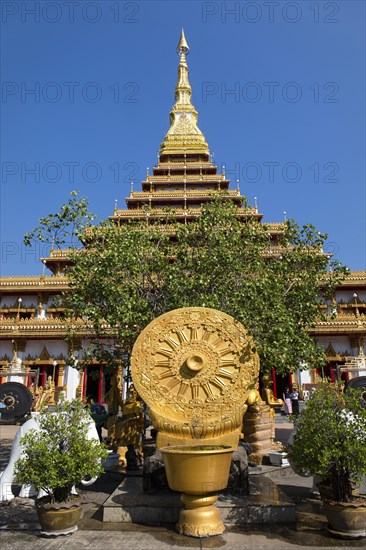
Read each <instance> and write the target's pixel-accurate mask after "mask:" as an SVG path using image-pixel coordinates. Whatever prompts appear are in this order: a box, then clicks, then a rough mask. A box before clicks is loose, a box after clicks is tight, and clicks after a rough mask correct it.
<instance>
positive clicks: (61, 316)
mask: <svg viewBox="0 0 366 550" xmlns="http://www.w3.org/2000/svg"><path fill="white" fill-rule="evenodd" d="M177 53H178V55H179V66H178V79H177V85H176V88H175V103H174V106H173V108H172V111H171V113H170V127H169V130H168V132H167V134H166V135H165V138H164V140H163V142H162V143H161V146H160V151H159V156H158V162H157V164H156V166H155V167H154V168H153V170H152V174H149V172H147V174H146V177H145V180H144V181H142V188H141V191H135V190H134V189H133V188H132V187H131V191H130V194H129V196H128V197H127V198H126V205H127V208H126V209H118V208H117V207H115V209H114V212H113V214H112V215H111V216H110V217H109V220H110V222H111V223H114V224H117V225H119V226H120V225H122V224H125V223H126V222H128V221H130V220H141V221H145V222H147V223H149V221H150V220H151V221H158V220H160V219H161V220H163V219H165V218H166V213H167V209H169V210H170V211H171V212H172V213H173V216H174V218H175V220H176V221H178V222H180V223H184V224H185V223H189V222H191V221H194V220H195V219H197V217H198V216H199V215H200V209H201V206H202V205H203V204H204V203H206V202H207V201H210V200H212V197H213V195H215V194H216V193H221V192H222V191H225V194H224V195H222V196H223V198H224V199H225V200H228V201H232V202H233V203H234V204H235V205H236V206H238V207H239V210H238V215H239V216H240V218H242V219H243V220H245V219H248V218H249V217H250V218H254V219H256V220H257V221H258V223H261V221H262V218H263V215H262V214H261V213H259V212H258V208H257V207H256V206H255V207H247V206H245V201H244V197H243V196H242V195H241V193H240V189H239V187H238V186H236V188H235V189H231V188H230V181H229V180H228V179H227V177H226V175H225V173H224V172H222V173H220V172H219V170H218V167H217V166H215V164H214V162H213V160H212V156H211V154H210V151H209V147H208V144H207V142H206V139H205V137H204V135H203V133H202V132H201V130H200V129H199V126H198V113H197V111H196V110H195V108H194V106H193V104H192V102H191V95H192V90H191V86H190V82H189V75H188V66H187V60H186V58H187V55H188V53H189V47H188V44H187V42H186V39H185V36H184V33H183V31H182V34H181V37H180V41H179V44H178V47H177ZM266 227H267V231H268V240H269V246H268V255H269V256H273V255H276V254H279V253H280V250H279V248H278V247H277V238H278V236H279V235H281V233H282V232H283V231H284V224H283V223H266ZM167 230H169V228H167ZM41 260H42V261H43V263H44V266H45V267H46V268H47V269H48V270H49V271H50V272H51V275H45V274H44V273H43V274H42V275H41V276H40V277H18V276H15V277H1V278H0V292H1V302H0V343H1V352H0V381H1V383H3V382H6V381H16V382H21V383H24V384H26V385H27V386H29V387H34V388H35V387H39V386H42V387H46V386H48V387H49V386H52V387H53V389H54V393H55V396H56V398H57V395H58V394H59V393H60V392H61V391H63V392H65V393H66V395H67V397H69V398H71V397H73V396H74V395H75V394H77V395H78V396H85V397H88V398H90V399H92V400H93V401H98V402H103V401H104V400H105V395H106V393H107V392H108V390H109V388H110V379H109V378H108V377H106V376H105V373H104V365H103V364H101V363H99V362H97V361H96V360H95V359H93V358H91V359H90V361H89V365H88V366H87V367H86V369H85V372H84V373H83V374H80V373H79V372H78V370H77V369H75V368H73V367H72V366H71V365H70V364H69V363H70V361H68V358H69V357H70V356H71V355H72V356H73V357H74V359H75V358H76V360H77V357H78V355H79V356H80V357H81V358H83V359H84V360H85V357H84V356H83V351H82V350H83V349H86V348H87V342H85V340H86V339H87V338H88V335H90V332H89V330H88V327H86V326H85V323H84V322H83V321H82V320H80V321H75V322H73V326H72V327H70V322H69V321H68V320H67V318H66V317H65V312H64V311H63V310H62V308H60V307H58V306H57V305H56V304H55V303H54V301H55V297H56V296H57V295H59V294H60V293H61V292H64V291H67V289H68V280H67V266H68V264H69V254H68V251H67V250H52V251H51V253H50V256H49V257H48V258H42V259H41ZM322 307H323V309H324V312H325V313H326V314H327V317H328V318H327V319H326V320H325V321H320V322H319V323H318V325H317V326H316V327H315V328H312V329H310V330H309V332H310V333H311V335H312V336H313V337H314V338H316V339H317V340H318V342H319V343H320V344H321V345H322V346H323V347H324V349H325V351H326V355H327V358H328V365H327V367H325V368H323V369H320V370H318V371H307V370H306V369H305V370H303V371H301V372H300V371H298V372H296V373H295V374H293V375H289V377H285V378H283V377H278V376H277V375H276V373H275V371H273V373H272V377H273V386H274V393H275V396H276V397H277V395H279V396H281V395H282V391H283V389H284V387H285V386H288V385H291V384H292V383H294V382H296V383H297V384H298V386H299V388H300V389H301V388H303V389H305V390H306V389H307V388H309V387H311V385H314V384H316V382H317V381H318V380H319V378H322V377H325V376H327V377H329V378H331V379H334V378H335V377H336V376H341V377H343V378H347V377H349V376H357V375H360V374H365V375H366V365H365V356H364V342H365V336H366V272H364V271H363V272H352V273H351V274H350V276H349V277H348V278H347V280H346V281H344V282H343V283H342V284H341V285H340V286H339V287H338V288H337V290H336V293H335V295H334V298H333V300H332V301H331V302H330V303H324V304H323V306H322ZM70 329H72V335H73V336H72V338H70V333H71V332H70ZM83 342H84V345H83ZM345 366H346V367H347V368H346V369H345ZM344 369H345V370H344Z"/></svg>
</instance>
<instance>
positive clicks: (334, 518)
mask: <svg viewBox="0 0 366 550" xmlns="http://www.w3.org/2000/svg"><path fill="white" fill-rule="evenodd" d="M343 389H344V388H343V386H342V385H341V384H331V383H329V382H327V381H325V382H323V383H322V384H321V386H320V387H318V388H317V389H316V390H315V391H314V393H313V394H312V396H311V398H310V400H309V401H308V402H307V406H306V408H305V409H304V410H303V411H302V412H301V414H300V416H299V418H298V420H296V421H295V422H296V424H295V433H294V436H293V442H292V443H291V444H290V445H288V446H287V449H286V450H287V453H288V458H289V461H290V463H291V464H292V465H293V466H294V468H295V469H296V470H297V471H303V472H307V473H308V474H312V475H316V474H317V475H318V476H320V477H321V480H322V481H321V484H320V487H319V490H320V494H321V498H322V500H323V509H324V512H325V514H326V516H327V519H328V524H329V525H328V529H329V530H330V531H331V532H332V533H334V534H337V535H340V536H348V537H362V536H366V499H365V498H363V497H360V496H357V495H356V492H355V488H356V486H357V483H359V481H360V480H361V477H362V476H364V475H366V408H364V401H363V400H362V397H361V392H357V391H354V390H349V391H348V390H347V391H346V392H344V391H343Z"/></svg>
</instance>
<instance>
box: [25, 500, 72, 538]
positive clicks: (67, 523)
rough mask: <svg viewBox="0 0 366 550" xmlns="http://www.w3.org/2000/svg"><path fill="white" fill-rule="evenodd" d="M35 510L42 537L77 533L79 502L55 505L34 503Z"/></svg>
mask: <svg viewBox="0 0 366 550" xmlns="http://www.w3.org/2000/svg"><path fill="white" fill-rule="evenodd" d="M36 510H37V515H38V520H39V523H40V524H41V534H42V535H46V536H57V535H69V534H71V533H74V532H75V531H77V528H78V527H77V523H78V521H79V520H80V518H81V512H82V504H81V501H80V500H73V501H71V502H64V503H55V504H50V503H47V504H43V503H42V501H40V502H36Z"/></svg>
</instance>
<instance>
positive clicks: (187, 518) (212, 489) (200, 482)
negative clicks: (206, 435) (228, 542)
mask: <svg viewBox="0 0 366 550" xmlns="http://www.w3.org/2000/svg"><path fill="white" fill-rule="evenodd" d="M160 451H161V453H162V455H163V459H164V464H165V470H166V475H167V479H168V484H169V487H170V488H171V489H172V490H173V491H179V492H182V493H183V494H182V496H181V501H182V503H183V504H184V506H185V507H184V508H183V509H182V510H181V512H180V515H179V521H178V523H177V530H178V532H179V533H180V534H181V535H188V536H191V537H208V536H212V535H220V534H221V533H223V532H224V530H225V528H224V524H223V522H222V518H221V514H220V511H219V510H218V508H216V506H214V503H215V502H216V500H217V498H218V497H217V493H218V492H219V491H221V490H222V489H225V487H226V486H227V483H228V479H229V473H230V464H231V458H232V454H233V451H234V449H233V448H232V447H229V446H226V445H175V446H171V447H163V448H162V449H160Z"/></svg>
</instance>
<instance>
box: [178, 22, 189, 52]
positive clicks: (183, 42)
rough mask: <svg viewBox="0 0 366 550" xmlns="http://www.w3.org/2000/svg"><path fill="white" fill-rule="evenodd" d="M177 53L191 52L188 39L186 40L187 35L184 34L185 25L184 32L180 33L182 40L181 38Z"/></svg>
mask: <svg viewBox="0 0 366 550" xmlns="http://www.w3.org/2000/svg"><path fill="white" fill-rule="evenodd" d="M177 53H179V54H182V53H184V54H188V53H189V46H188V44H187V40H186V37H185V36H184V30H183V27H182V32H181V33H180V40H179V44H178V46H177Z"/></svg>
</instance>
